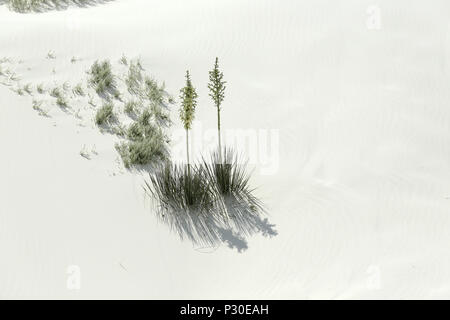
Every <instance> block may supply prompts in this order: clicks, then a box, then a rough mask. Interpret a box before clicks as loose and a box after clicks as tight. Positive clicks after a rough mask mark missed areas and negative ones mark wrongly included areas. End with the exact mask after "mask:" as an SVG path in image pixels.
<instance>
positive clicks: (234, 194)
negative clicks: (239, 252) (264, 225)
mask: <svg viewBox="0 0 450 320" xmlns="http://www.w3.org/2000/svg"><path fill="white" fill-rule="evenodd" d="M203 167H204V169H205V173H206V177H207V179H208V180H209V182H210V184H211V185H212V186H213V187H214V191H215V192H216V193H217V194H218V197H219V198H220V199H221V202H220V205H219V206H218V209H219V210H220V211H221V212H222V213H223V216H225V217H226V218H227V219H229V218H230V216H232V217H233V218H234V220H235V223H236V224H237V226H239V223H238V222H239V221H240V220H245V221H248V217H246V215H249V214H256V215H258V214H260V213H263V212H264V207H263V205H262V202H261V201H260V200H259V199H258V198H257V197H256V196H254V195H253V193H254V190H255V189H253V188H251V187H250V183H249V180H250V176H251V173H250V172H248V171H247V162H246V161H241V160H240V159H239V156H238V155H237V154H236V153H235V152H234V151H233V149H231V148H224V149H223V152H221V151H220V150H216V151H214V152H213V153H212V154H211V158H210V161H208V160H206V159H205V158H204V159H203ZM241 225H242V221H241ZM245 229H248V228H247V227H246V228H245Z"/></svg>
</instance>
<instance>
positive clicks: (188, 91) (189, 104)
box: [180, 71, 197, 168]
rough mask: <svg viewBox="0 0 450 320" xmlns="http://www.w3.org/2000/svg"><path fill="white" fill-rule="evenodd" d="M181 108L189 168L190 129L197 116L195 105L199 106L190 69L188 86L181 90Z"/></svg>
mask: <svg viewBox="0 0 450 320" xmlns="http://www.w3.org/2000/svg"><path fill="white" fill-rule="evenodd" d="M180 92H181V95H180V99H181V108H180V119H181V121H182V122H183V127H184V129H185V130H186V158H187V164H188V168H189V130H190V129H191V126H192V121H194V117H195V107H196V106H197V92H196V91H195V88H194V86H193V85H192V81H191V76H190V74H189V71H186V86H185V87H184V88H182V89H181V90H180Z"/></svg>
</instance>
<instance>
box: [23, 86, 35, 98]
mask: <svg viewBox="0 0 450 320" xmlns="http://www.w3.org/2000/svg"><path fill="white" fill-rule="evenodd" d="M23 91H25V92H26V93H28V94H30V95H31V93H32V92H33V89H32V88H31V83H27V84H26V85H24V86H23Z"/></svg>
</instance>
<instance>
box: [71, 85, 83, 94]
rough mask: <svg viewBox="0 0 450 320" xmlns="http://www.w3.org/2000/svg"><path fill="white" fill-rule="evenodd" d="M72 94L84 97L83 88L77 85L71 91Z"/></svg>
mask: <svg viewBox="0 0 450 320" xmlns="http://www.w3.org/2000/svg"><path fill="white" fill-rule="evenodd" d="M72 92H73V94H74V95H77V96H82V97H84V96H85V93H84V90H83V86H82V85H81V83H79V84H77V85H76V86H75V87H74V88H73V89H72Z"/></svg>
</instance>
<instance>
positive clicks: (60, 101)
mask: <svg viewBox="0 0 450 320" xmlns="http://www.w3.org/2000/svg"><path fill="white" fill-rule="evenodd" d="M56 105H57V106H58V107H60V108H63V109H66V108H68V107H69V103H68V102H67V99H66V98H65V97H64V96H63V95H60V96H58V97H57V98H56Z"/></svg>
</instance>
